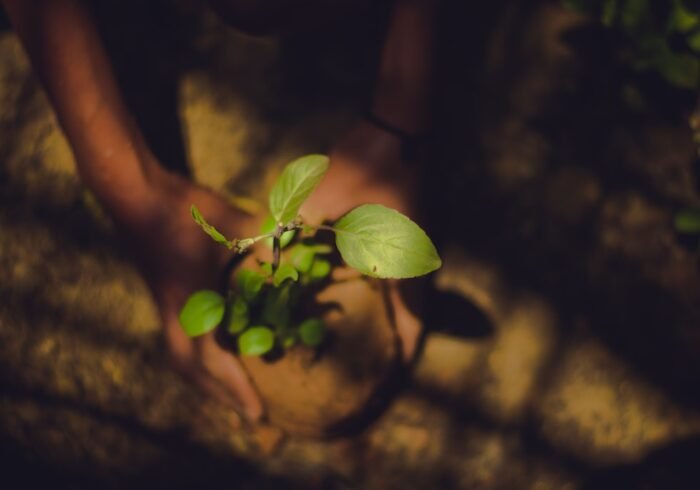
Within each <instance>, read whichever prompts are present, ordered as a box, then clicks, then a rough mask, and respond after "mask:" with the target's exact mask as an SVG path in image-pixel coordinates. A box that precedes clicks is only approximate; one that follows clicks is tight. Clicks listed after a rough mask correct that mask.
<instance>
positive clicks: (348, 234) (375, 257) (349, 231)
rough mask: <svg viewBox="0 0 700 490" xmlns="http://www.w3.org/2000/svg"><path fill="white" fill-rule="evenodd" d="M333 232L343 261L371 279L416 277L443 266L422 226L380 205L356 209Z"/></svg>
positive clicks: (340, 220)
mask: <svg viewBox="0 0 700 490" xmlns="http://www.w3.org/2000/svg"><path fill="white" fill-rule="evenodd" d="M333 229H334V230H335V232H336V238H335V242H336V245H337V246H338V250H339V251H340V255H342V257H343V260H345V262H347V264H348V265H350V266H351V267H354V268H355V269H357V270H358V271H360V272H362V273H363V274H367V275H368V276H372V277H380V278H385V279H388V278H394V279H402V278H409V277H416V276H422V275H423V274H427V273H429V272H432V271H434V270H436V269H438V268H440V266H441V265H442V261H441V260H440V257H439V256H438V253H437V250H435V246H434V245H433V242H431V241H430V238H428V236H427V235H426V234H425V232H424V231H423V230H422V229H421V228H420V226H418V225H417V224H415V223H414V222H413V221H411V220H410V219H409V218H407V217H406V216H404V215H403V214H401V213H399V212H398V211H396V210H394V209H389V208H387V207H384V206H381V205H379V204H365V205H362V206H359V207H357V208H355V209H353V210H352V211H350V212H349V213H347V214H346V215H345V216H343V217H342V218H340V219H339V220H338V221H337V222H336V223H335V225H334V226H333Z"/></svg>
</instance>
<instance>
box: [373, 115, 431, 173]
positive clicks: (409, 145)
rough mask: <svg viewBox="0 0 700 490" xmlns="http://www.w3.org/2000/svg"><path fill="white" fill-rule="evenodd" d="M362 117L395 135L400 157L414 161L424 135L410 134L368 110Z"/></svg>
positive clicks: (406, 160) (410, 161)
mask: <svg viewBox="0 0 700 490" xmlns="http://www.w3.org/2000/svg"><path fill="white" fill-rule="evenodd" d="M364 118H365V120H366V121H367V122H369V123H370V124H372V125H374V126H376V127H378V128H379V129H381V130H383V131H386V132H387V133H389V134H392V135H394V136H396V137H397V138H398V139H399V140H400V141H401V158H402V159H403V160H404V161H405V162H408V163H413V162H415V161H416V159H417V157H418V154H417V152H418V148H419V146H420V144H421V143H422V142H423V140H424V139H425V136H424V135H422V134H412V133H409V132H407V131H404V130H403V129H401V128H397V127H396V126H394V125H393V124H390V123H388V122H386V121H385V120H383V119H380V118H378V117H377V116H376V115H374V114H373V113H372V112H370V111H367V112H365V113H364Z"/></svg>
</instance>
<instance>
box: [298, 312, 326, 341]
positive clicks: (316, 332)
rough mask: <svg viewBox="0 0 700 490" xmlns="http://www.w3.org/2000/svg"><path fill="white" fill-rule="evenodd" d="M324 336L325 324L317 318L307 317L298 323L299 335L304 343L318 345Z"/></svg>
mask: <svg viewBox="0 0 700 490" xmlns="http://www.w3.org/2000/svg"><path fill="white" fill-rule="evenodd" d="M325 336H326V326H325V325H324V324H323V321H321V320H319V319H318V318H309V319H308V320H305V321H304V322H303V323H302V324H301V325H299V337H300V338H301V341H302V342H303V343H304V344H305V345H308V346H311V347H316V346H319V345H321V342H323V339H324V337H325Z"/></svg>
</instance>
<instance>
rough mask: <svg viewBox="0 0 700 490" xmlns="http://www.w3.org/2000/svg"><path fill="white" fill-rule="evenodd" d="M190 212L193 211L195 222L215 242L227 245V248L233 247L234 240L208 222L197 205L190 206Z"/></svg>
mask: <svg viewBox="0 0 700 490" xmlns="http://www.w3.org/2000/svg"><path fill="white" fill-rule="evenodd" d="M190 212H191V213H192V218H193V219H194V221H195V223H197V224H198V225H199V226H200V227H201V228H202V230H204V233H206V234H207V235H209V236H210V237H211V238H212V239H213V240H214V241H215V242H217V243H221V244H222V245H226V247H227V248H233V246H234V242H232V241H231V240H229V239H227V238H226V237H225V236H224V235H223V234H221V232H219V230H217V229H216V228H214V227H213V226H212V225H210V224H209V223H207V220H205V219H204V216H202V213H200V212H199V209H197V206H195V205H194V204H193V205H192V206H191V207H190Z"/></svg>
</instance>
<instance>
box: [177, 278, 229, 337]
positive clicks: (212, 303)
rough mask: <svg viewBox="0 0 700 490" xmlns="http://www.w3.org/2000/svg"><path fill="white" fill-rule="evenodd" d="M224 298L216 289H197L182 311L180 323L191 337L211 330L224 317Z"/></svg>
mask: <svg viewBox="0 0 700 490" xmlns="http://www.w3.org/2000/svg"><path fill="white" fill-rule="evenodd" d="M224 310H225V305H224V298H223V297H221V295H220V294H219V293H217V292H215V291H209V290H207V289H204V290H201V291H197V292H196V293H194V294H193V295H192V296H190V297H189V298H188V299H187V302H186V303H185V306H183V308H182V310H181V311H180V324H181V325H182V328H183V329H184V330H185V333H186V334H187V335H189V336H190V337H197V336H199V335H204V334H205V333H207V332H211V331H212V330H214V329H215V328H216V326H217V325H218V324H219V323H221V320H222V319H223V318H224Z"/></svg>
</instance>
